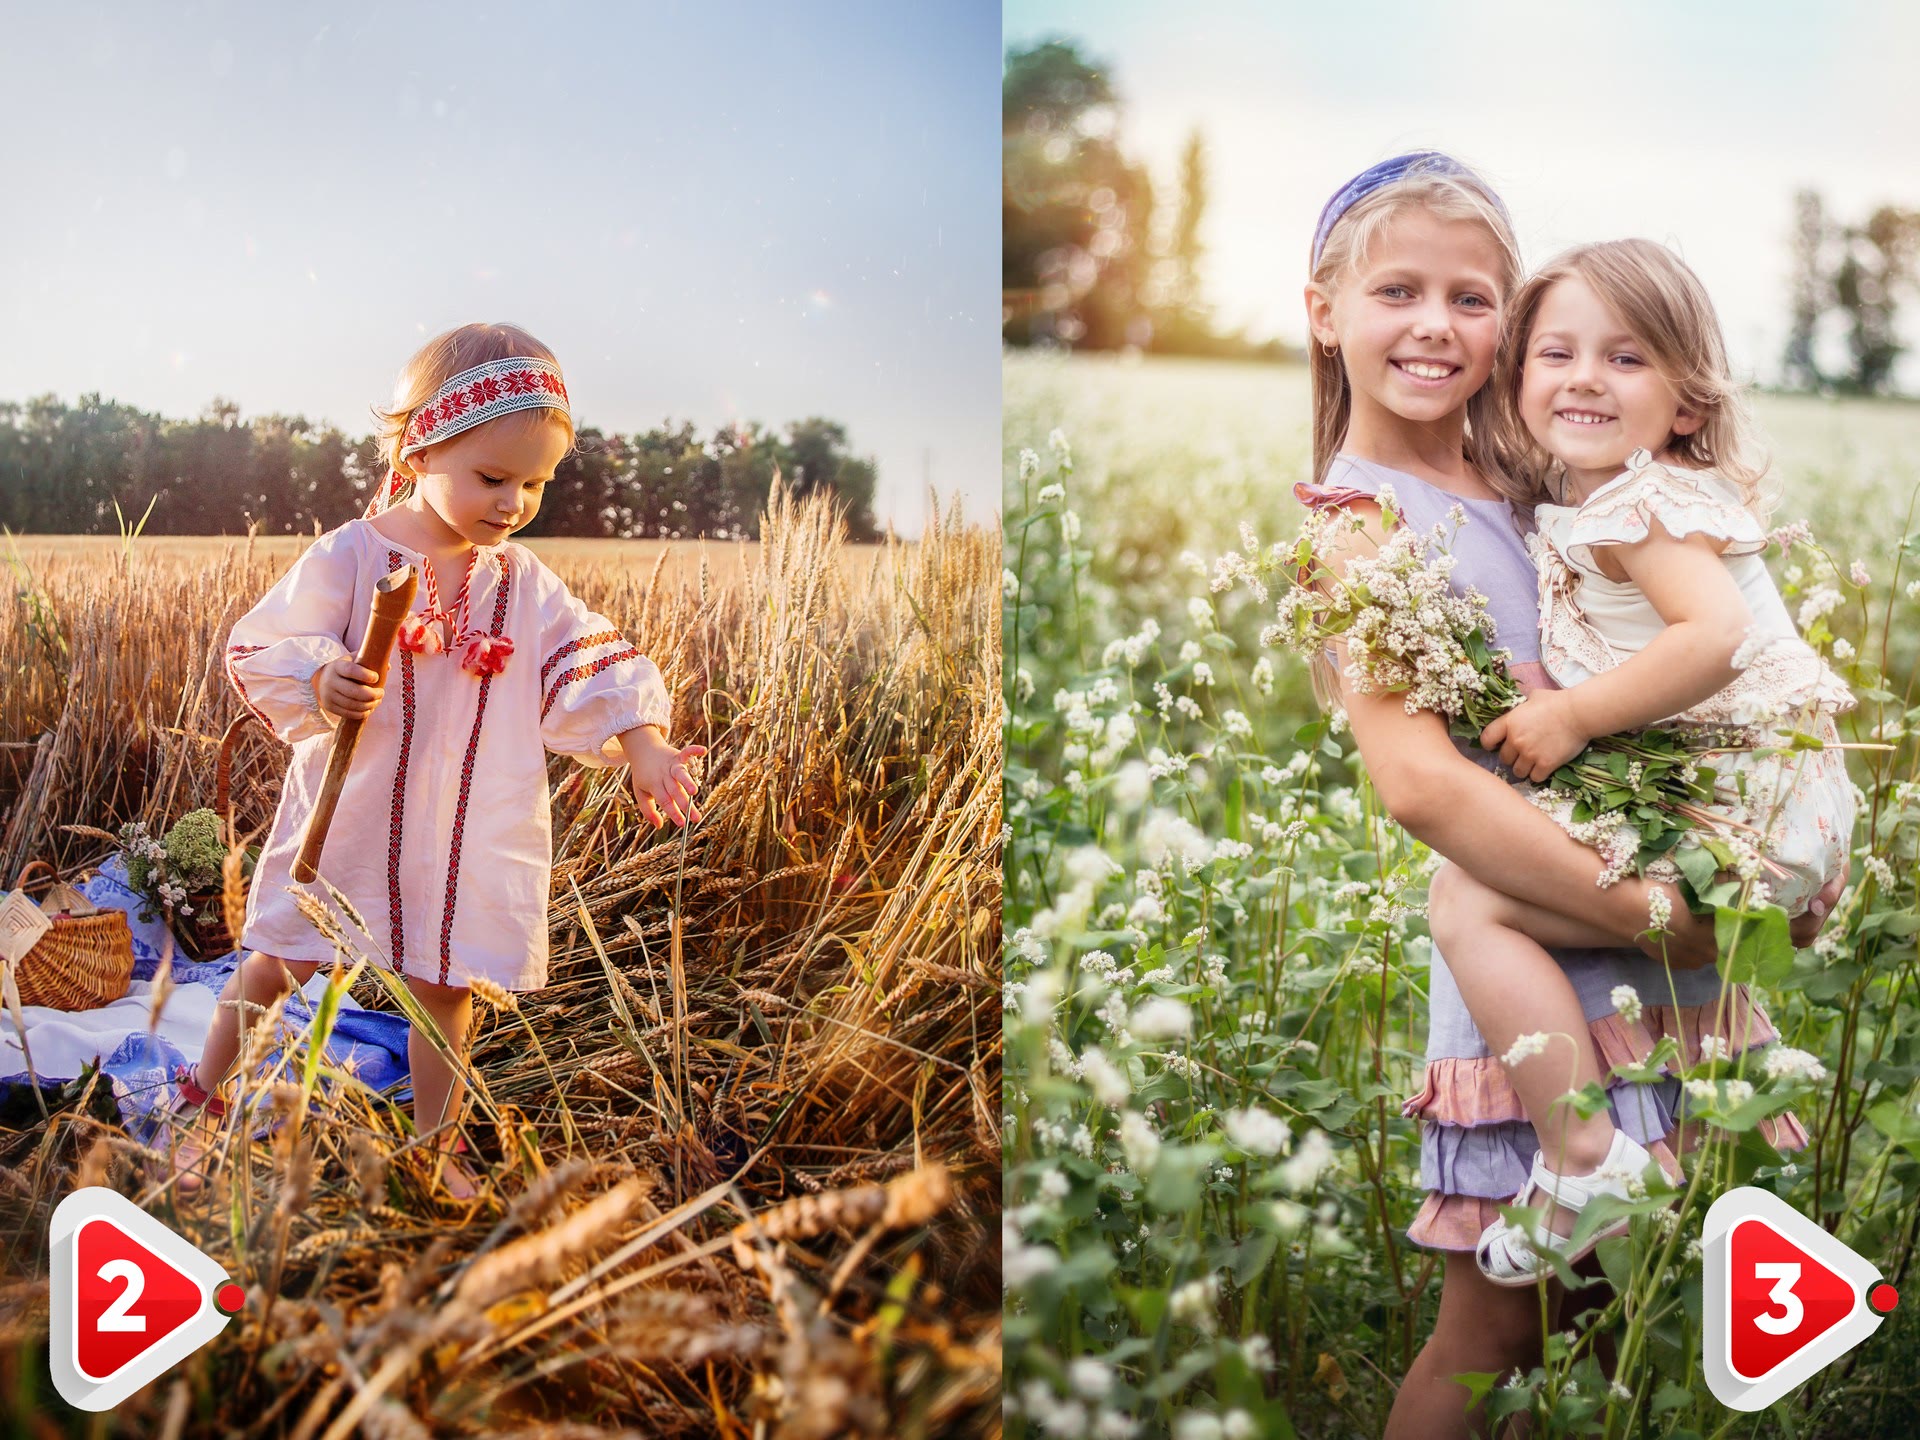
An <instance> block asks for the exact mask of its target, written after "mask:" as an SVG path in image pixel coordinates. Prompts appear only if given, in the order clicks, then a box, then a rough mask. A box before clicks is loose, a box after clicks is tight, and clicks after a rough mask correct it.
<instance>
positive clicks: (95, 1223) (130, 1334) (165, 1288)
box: [75, 1219, 204, 1380]
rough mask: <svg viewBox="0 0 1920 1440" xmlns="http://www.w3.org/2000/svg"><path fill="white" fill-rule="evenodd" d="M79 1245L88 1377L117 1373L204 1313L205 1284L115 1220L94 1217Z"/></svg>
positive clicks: (81, 1350)
mask: <svg viewBox="0 0 1920 1440" xmlns="http://www.w3.org/2000/svg"><path fill="white" fill-rule="evenodd" d="M75 1240H76V1241H77V1243H78V1246H79V1260H80V1264H79V1273H78V1275H77V1277H76V1279H77V1282H78V1295H77V1301H78V1306H77V1309H78V1316H79V1320H80V1332H79V1337H78V1338H79V1344H78V1359H79V1362H80V1370H81V1372H82V1373H83V1374H84V1375H86V1376H87V1377H88V1378H89V1379H94V1380H100V1379H105V1378H106V1377H107V1376H109V1375H112V1374H113V1373H114V1372H116V1371H117V1370H119V1369H120V1367H121V1366H122V1365H125V1364H126V1363H127V1362H128V1361H129V1360H131V1359H133V1358H134V1356H136V1355H139V1354H141V1353H142V1352H144V1351H146V1350H148V1349H151V1348H152V1347H153V1346H154V1345H155V1344H157V1343H158V1342H159V1341H161V1340H164V1339H165V1338H166V1337H167V1336H169V1335H171V1334H172V1333H173V1332H174V1331H176V1330H178V1329H179V1328H180V1327H181V1326H182V1325H185V1324H186V1323H187V1322H188V1321H189V1320H191V1319H193V1318H194V1316H196V1315H198V1314H199V1313H200V1309H201V1306H202V1304H203V1303H204V1302H203V1297H202V1295H201V1290H200V1286H199V1284H198V1283H196V1282H195V1281H194V1280H193V1279H192V1278H190V1277H189V1276H187V1275H185V1274H183V1273H182V1272H181V1271H180V1270H178V1269H176V1268H175V1267H174V1266H173V1265H171V1264H169V1263H168V1262H167V1261H166V1260H164V1259H163V1258H161V1257H160V1256H159V1255H158V1254H156V1253H155V1252H154V1251H152V1250H150V1249H148V1248H147V1247H146V1246H145V1245H143V1244H141V1243H140V1242H139V1241H138V1240H136V1239H134V1237H133V1236H131V1235H129V1234H128V1233H127V1232H126V1231H125V1230H122V1229H121V1228H120V1227H119V1226H118V1225H116V1224H115V1223H114V1222H113V1221H112V1220H107V1219H99V1220H89V1221H87V1222H86V1223H85V1224H83V1225H82V1226H81V1227H80V1231H79V1234H78V1235H77V1236H76V1237H75Z"/></svg>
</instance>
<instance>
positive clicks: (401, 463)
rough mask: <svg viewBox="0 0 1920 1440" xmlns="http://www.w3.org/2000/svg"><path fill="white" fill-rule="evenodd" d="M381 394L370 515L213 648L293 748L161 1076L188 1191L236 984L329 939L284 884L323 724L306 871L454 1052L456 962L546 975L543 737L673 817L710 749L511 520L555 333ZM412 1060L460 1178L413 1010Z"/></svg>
mask: <svg viewBox="0 0 1920 1440" xmlns="http://www.w3.org/2000/svg"><path fill="white" fill-rule="evenodd" d="M375 413H376V414H377V415H378V417H379V419H380V422H381V446H382V454H383V457H384V459H385V460H386V462H387V465H388V467H389V468H388V475H387V478H386V480H385V481H384V482H383V483H382V485H381V486H380V488H379V490H378V491H377V492H376V493H375V495H374V498H373V499H372V500H371V501H370V502H369V504H368V506H367V509H366V513H365V514H364V515H363V516H361V517H360V518H358V519H353V520H348V521H347V522H346V523H345V524H343V525H341V526H339V527H338V528H336V529H334V530H331V531H329V532H328V533H327V534H325V535H322V536H320V537H318V538H317V539H316V540H315V541H314V542H313V544H312V545H311V546H309V547H308V548H307V549H306V551H305V552H304V553H303V554H302V555H301V556H300V558H299V559H298V560H297V561H296V562H295V563H294V565H293V566H292V568H291V569H289V570H288V571H287V573H286V575H285V576H283V577H282V578H281V580H280V582H279V583H278V584H276V585H275V586H274V587H273V588H272V589H271V590H270V591H268V592H267V594H266V595H265V596H264V597H263V598H262V599H261V600H260V602H259V603H258V604H256V605H255V606H254V607H253V609H252V610H250V611H248V612H247V614H246V615H245V616H243V617H242V618H241V619H240V620H239V621H238V622H237V623H236V624H235V625H234V627H233V632H232V635H231V637H230V639H229V642H228V645H227V650H226V668H227V676H228V678H229V679H230V680H231V681H232V682H233V685H234V688H235V689H236V690H237V691H238V692H239V695H240V698H241V700H242V701H243V703H245V704H246V706H247V707H248V708H249V709H250V710H251V711H253V713H254V714H255V715H257V716H258V717H259V718H260V719H261V720H263V721H264V722H265V723H266V724H267V725H269V726H270V727H272V729H273V731H274V733H275V734H276V735H278V736H279V737H280V738H281V739H282V740H285V741H286V742H288V743H289V744H290V745H292V746H293V754H292V756H291V757H290V759H289V761H288V765H287V774H286V781H285V784H284V787H283V789H282V791H281V796H280V805H279V809H278V811H277V812H276V814H275V815H274V820H273V829H272V833H271V835H270V836H269V838H268V839H267V841H266V844H265V846H264V847H263V849H262V850H261V853H260V858H259V862H258V864H257V866H256V868H255V872H254V876H253V882H252V886H251V889H250V891H249V894H248V899H247V916H246V925H245V928H244V930H243V932H242V934H241V935H240V936H239V937H238V939H239V944H240V950H241V954H242V956H243V958H242V960H241V963H240V965H239V968H238V969H237V970H236V971H235V973H234V976H233V978H232V980H230V981H229V982H228V984H227V987H226V989H225V991H224V992H223V994H222V996H221V1005H220V1007H219V1009H218V1011H217V1012H216V1015H215V1018H214V1021H213V1024H212V1026H211V1027H210V1028H209V1030H208V1032H207V1039H206V1045H205V1049H204V1051H203V1053H202V1055H201V1059H200V1062H199V1064H198V1065H197V1066H196V1067H188V1066H181V1067H179V1068H178V1069H177V1070H176V1072H175V1077H174V1078H175V1080H176V1082H177V1084H178V1088H179V1100H178V1102H177V1105H176V1114H177V1115H178V1116H179V1118H180V1119H181V1120H182V1121H183V1122H185V1124H184V1126H183V1129H184V1130H185V1132H186V1133H183V1134H182V1135H181V1136H179V1137H178V1138H179V1143H178V1144H177V1146H176V1148H175V1159H174V1165H175V1172H176V1175H177V1177H178V1183H179V1185H180V1188H181V1190H182V1191H183V1192H191V1191H195V1190H198V1189H200V1188H201V1185H202V1183H203V1182H202V1180H201V1177H200V1176H199V1175H198V1174H197V1173H195V1170H194V1168H193V1167H194V1166H195V1165H196V1162H197V1161H198V1160H199V1159H200V1158H201V1156H203V1155H204V1154H206V1153H207V1150H208V1148H209V1146H210V1145H211V1144H212V1142H213V1139H214V1134H213V1126H212V1125H211V1124H210V1123H208V1122H207V1121H206V1120H204V1119H202V1118H201V1117H203V1116H209V1115H210V1116H213V1117H220V1116H224V1115H225V1113H226V1104H225V1102H224V1101H223V1100H221V1099H219V1098H218V1097H217V1093H216V1092H217V1091H218V1090H219V1088H220V1086H221V1083H222V1081H223V1080H224V1079H225V1078H226V1075H227V1072H228V1070H229V1068H230V1067H231V1066H232V1064H233V1061H234V1057H235V1055H236V1053H237V1051H238V1048H239V1029H240V1025H239V1017H238V1016H237V1015H236V1013H235V1011H236V1009H237V1008H238V1006H237V1003H236V1002H238V1001H240V1000H241V999H243V998H244V999H245V1000H246V1001H247V1002H249V1003H250V1004H251V1005H255V1006H266V1005H269V1004H271V1003H272V1001H273V1000H274V999H275V998H276V997H278V996H279V995H280V994H281V993H283V992H284V991H285V990H286V989H288V988H289V987H290V986H291V985H303V984H305V983H306V981H307V980H308V979H310V978H311V977H312V975H313V973H314V972H315V971H316V970H317V969H319V968H320V967H321V966H322V965H330V964H331V963H332V961H333V959H334V952H333V946H332V944H331V943H330V942H329V941H328V940H327V939H326V938H325V937H323V936H322V935H321V934H320V933H319V932H318V931H317V930H316V929H315V928H314V927H313V925H312V924H311V923H310V922H309V921H308V920H307V919H306V918H305V917H304V916H302V914H301V913H300V911H299V910H298V909H297V908H296V906H295V904H294V901H293V897H292V896H291V895H290V894H289V893H288V890H287V887H288V885H289V883H290V881H291V868H292V864H293V861H294V858H295V856H296V854H297V852H298V849H299V846H300V843H301V839H302V836H303V833H304V830H305V827H306V821H307V816H308V814H309V812H310V811H311V810H312V808H313V805H314V801H315V798H316V796H317V794H318V792H319V789H320V786H321V780H322V777H323V776H324V774H325V772H326V767H327V759H328V755H329V753H330V750H331V747H332V742H333V736H334V731H335V727H336V726H337V725H338V724H339V723H340V722H341V721H342V720H344V719H357V720H360V721H362V722H363V724H362V728H361V734H360V741H359V746H358V748H357V750H356V751H355V752H354V756H353V763H352V766H351V768H350V769H349V770H348V772H347V776H346V783H345V787H344V789H343V790H342V792H341V795H340V799H339V804H338V806H337V808H336V810H335V812H334V817H333V823H332V827H331V829H330V830H329V832H328V835H327V840H326V845H325V849H324V851H323V853H322V854H321V857H320V873H321V875H322V876H323V877H324V878H325V879H326V880H327V881H328V882H330V883H331V884H332V885H333V886H334V887H335V888H337V889H338V890H339V891H340V892H341V893H342V894H344V895H345V896H346V897H347V899H348V900H350V901H351V902H352V904H353V906H354V908H355V909H356V910H357V911H358V912H359V915H360V918H361V919H362V920H363V921H364V922H365V923H366V926H367V929H368V931H369V932H370V934H371V936H372V938H373V940H374V941H375V943H376V946H377V947H378V948H379V949H382V950H384V951H385V952H386V953H385V956H384V959H385V961H386V962H387V963H389V964H391V966H392V967H393V968H394V969H395V970H397V971H398V972H399V973H401V974H402V975H404V976H405V977H406V980H407V985H408V987H409V988H410V989H411V990H412V992H413V994H414V995H415V996H416V997H417V998H418V999H419V1000H420V1002H421V1004H422V1005H423V1006H424V1008H425V1009H426V1011H427V1013H428V1014H429V1015H431V1016H432V1017H433V1019H434V1021H435V1023H436V1024H437V1025H438V1026H439V1028H440V1030H441V1031H442V1032H443V1033H444V1034H445V1036H446V1037H447V1039H448V1040H449V1041H450V1042H451V1044H452V1046H453V1048H454V1051H455V1053H456V1054H457V1055H460V1056H462V1057H464V1055H465V1047H466V1036H467V1022H468V1018H469V1015H470V1012H471V995H472V991H471V988H470V987H471V985H472V984H473V982H474V981H476V980H478V979H481V978H484V979H486V980H487V981H490V982H492V983H493V984H496V985H499V986H501V987H502V988H504V989H507V990H513V991H523V990H537V989H539V988H541V987H542V986H543V985H544V984H545V983H546V979H547V902H548V887H549V876H550V870H551V865H552V833H551V825H550V819H549V810H548V795H547V768H546V751H548V750H552V751H555V752H557V753H559V754H565V755H571V756H573V757H574V758H575V759H577V760H579V761H580V762H581V763H582V764H585V765H593V766H608V765H618V764H626V765H628V766H630V767H631V771H632V776H633V784H634V788H635V792H636V798H637V799H638V801H639V804H640V808H641V810H642V812H643V813H644V814H645V815H646V816H647V818H648V819H649V820H651V821H652V822H653V823H654V824H656V825H660V824H664V823H665V820H664V819H663V817H662V815H661V813H660V812H661V809H662V808H664V810H665V811H666V814H667V815H668V816H671V817H672V819H673V820H674V821H676V822H677V823H680V824H683V825H684V824H690V823H692V822H693V821H695V820H697V819H698V818H699V811H698V809H697V808H696V807H695V806H694V804H693V794H694V790H695V781H694V779H693V777H692V776H691V775H690V774H689V772H688V770H687V762H688V761H690V760H692V759H693V758H694V757H696V756H699V755H703V754H705V753H706V752H705V750H704V748H703V747H701V746H698V745H689V746H685V747H679V748H676V747H675V746H673V745H671V744H669V743H668V741H667V730H668V726H669V724H670V723H671V721H672V718H673V702H672V698H671V696H669V694H668V693H667V690H666V687H665V685H664V684H663V683H662V680H661V676H660V671H659V669H658V667H657V666H656V665H655V664H654V662H653V661H652V660H650V659H648V658H647V657H646V656H644V655H642V654H641V653H640V652H639V651H638V650H636V649H634V648H633V646H631V645H630V644H628V643H627V642H626V640H625V639H624V638H623V637H622V636H621V634H620V632H619V630H618V629H616V628H615V627H614V625H613V624H612V623H611V622H610V621H608V620H607V619H605V618H604V617H603V616H600V615H596V614H594V613H593V612H591V611H589V610H588V609H587V607H586V606H585V605H583V604H582V603H581V602H580V601H579V600H577V599H575V598H574V597H573V596H572V595H571V594H569V593H568V591H567V588H566V586H565V585H563V584H562V583H561V581H560V579H559V577H558V576H556V575H555V574H554V573H553V571H552V570H550V569H548V568H547V566H546V565H545V564H543V563H542V562H541V561H540V560H539V559H538V558H536V557H535V555H534V554H533V552H532V551H530V550H528V549H527V548H525V547H524V546H522V545H517V544H514V543H512V542H511V541H510V540H509V539H508V537H509V536H511V535H512V534H513V533H514V531H516V530H518V529H520V528H521V527H522V526H524V525H526V524H527V523H528V522H530V521H531V520H532V519H533V518H534V516H535V515H536V514H537V513H538V512H539V509H540V501H541V496H542V495H543V493H544V490H545V487H546V485H547V484H548V483H549V482H550V481H551V480H552V478H553V473H554V469H555V467H556V466H557V465H558V463H559V462H560V461H561V460H562V459H563V458H564V457H565V456H566V455H567V454H569V453H570V452H571V450H572V446H573V443H574V424H573V416H572V412H571V410H570V408H569V405H568V400H567V390H566V385H565V384H564V382H563V380H562V378H561V373H560V367H559V365H558V363H557V362H556V361H555V359H554V356H553V353H552V351H550V350H549V349H548V348H547V347H546V346H545V345H542V344H541V343H540V342H539V341H538V340H536V339H535V338H534V337H533V336H531V335H529V334H527V333H526V332H525V331H524V330H521V329H519V328H518V327H516V326H512V325H483V324H473V325H464V326H461V327H459V328H458V329H455V330H451V331H448V332H447V333H445V334H443V335H440V336H438V337H437V338H435V339H434V340H432V341H430V342H429V343H428V344H427V345H426V346H424V347H423V348H422V349H421V350H420V351H419V352H418V353H417V354H416V355H414V357H413V358H412V359H411V360H409V361H408V362H407V365H406V367H405V368H404V369H403V370H402V372H401V375H400V380H399V383H398V385H397V387H396V391H395V402H394V407H393V409H391V410H386V411H378V410H377V411H376V412H375ZM406 564H411V565H413V566H415V567H416V568H417V570H418V572H419V589H418V592H417V595H416V598H415V604H414V610H413V613H412V614H411V615H409V617H408V618H407V619H406V620H405V621H403V622H402V624H401V629H400V633H399V637H398V640H397V642H396V645H395V649H394V654H393V659H392V663H391V665H390V667H389V669H388V674H387V685H388V686H397V687H398V690H399V694H398V695H397V696H396V700H397V701H398V703H397V704H392V705H389V704H384V703H382V701H383V698H384V695H385V689H386V688H387V687H382V688H380V689H376V688H374V687H373V685H372V683H371V682H372V681H374V680H375V679H377V678H378V677H377V676H376V674H375V672H373V671H371V670H368V669H365V668H364V667H362V666H360V665H359V664H358V663H357V662H356V660H355V658H354V657H355V655H356V654H357V653H358V650H359V645H360V641H361V637H362V636H363V635H364V633H365V631H366V629H367V624H368V618H369V611H370V608H371V598H372V595H373V591H374V585H375V583H376V582H377V581H378V580H380V579H381V578H382V577H383V576H385V575H387V574H388V573H389V572H391V571H393V570H395V569H397V568H398V567H400V566H401V565H406ZM361 943H364V942H361ZM408 1057H409V1060H410V1062H411V1067H412V1085H413V1119H414V1127H415V1130H416V1133H417V1134H419V1135H420V1136H422V1137H426V1136H428V1135H429V1134H436V1133H437V1136H438V1149H439V1152H440V1155H441V1158H442V1159H443V1160H444V1162H445V1181H444V1183H445V1184H446V1186H447V1189H448V1191H449V1192H450V1193H451V1194H452V1195H453V1196H454V1197H455V1198H458V1199H464V1198H467V1197H469V1196H471V1195H473V1194H474V1193H475V1191H476V1185H475V1182H474V1178H473V1176H472V1175H471V1174H470V1173H469V1172H467V1171H466V1170H465V1169H464V1167H462V1166H460V1163H459V1162H458V1161H457V1160H452V1159H451V1157H450V1154H449V1144H448V1142H449V1140H450V1139H451V1136H452V1132H453V1131H454V1129H455V1126H456V1125H457V1122H458V1117H459V1114H460V1107H461V1100H462V1098H463V1090H464V1087H463V1086H462V1085H461V1083H460V1081H459V1080H458V1078H457V1076H456V1074H455V1072H454V1070H453V1068H452V1067H450V1066H449V1065H448V1064H447V1063H446V1061H445V1060H444V1059H443V1058H442V1055H441V1053H440V1051H439V1049H438V1048H437V1047H436V1046H435V1045H434V1044H433V1043H431V1041H429V1040H428V1039H427V1038H426V1037H424V1036H423V1035H421V1034H420V1033H419V1032H418V1031H417V1030H416V1031H415V1032H414V1033H413V1034H412V1036H411V1038H410V1041H409V1045H408ZM457 1148H458V1149H460V1150H464V1149H465V1145H464V1142H461V1144H460V1145H459V1146H458V1147H457Z"/></svg>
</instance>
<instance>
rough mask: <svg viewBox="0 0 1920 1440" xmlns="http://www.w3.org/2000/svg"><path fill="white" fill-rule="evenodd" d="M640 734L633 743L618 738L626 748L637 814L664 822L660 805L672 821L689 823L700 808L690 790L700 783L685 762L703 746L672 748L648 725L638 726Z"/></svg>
mask: <svg viewBox="0 0 1920 1440" xmlns="http://www.w3.org/2000/svg"><path fill="white" fill-rule="evenodd" d="M640 735H641V736H643V737H645V738H642V739H638V740H637V741H635V742H626V737H624V736H623V737H621V738H622V741H623V748H625V749H626V751H627V768H628V769H629V770H631V771H632V772H633V798H634V799H635V800H636V801H637V802H638V803H639V805H640V813H641V814H643V815H645V816H646V817H647V818H648V819H649V820H651V821H652V822H653V823H654V824H655V825H664V824H666V823H667V822H666V818H665V817H663V816H662V815H661V813H660V811H661V810H662V809H663V808H664V809H665V810H666V812H667V815H668V816H671V817H672V818H673V821H674V823H675V824H678V825H691V824H692V823H693V822H694V821H696V820H698V819H699V818H700V809H699V807H698V806H696V805H695V804H694V803H693V792H694V791H695V790H696V789H697V788H698V787H699V784H700V782H699V781H697V780H695V779H694V778H693V774H692V772H691V771H689V770H688V769H687V761H689V760H692V759H695V758H696V757H698V756H701V755H704V754H706V753H707V747H706V746H704V745H687V746H684V747H682V748H680V749H675V748H674V747H673V746H672V745H669V744H668V743H667V742H666V741H665V740H663V739H660V738H659V732H658V731H657V730H653V729H651V728H650V727H642V729H641V731H640Z"/></svg>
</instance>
